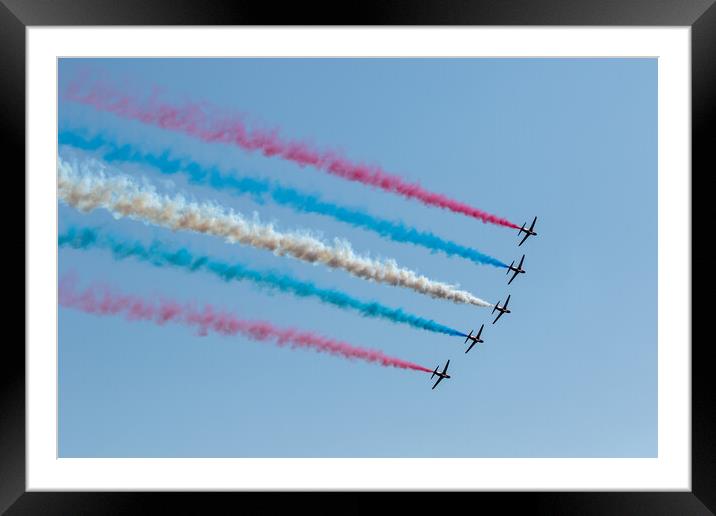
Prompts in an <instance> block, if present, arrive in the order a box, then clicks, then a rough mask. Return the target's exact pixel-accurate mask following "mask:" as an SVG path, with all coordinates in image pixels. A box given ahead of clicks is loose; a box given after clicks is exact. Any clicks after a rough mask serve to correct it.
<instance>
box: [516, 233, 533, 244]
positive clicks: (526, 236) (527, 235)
mask: <svg viewBox="0 0 716 516" xmlns="http://www.w3.org/2000/svg"><path fill="white" fill-rule="evenodd" d="M529 236H530V234H529V233H527V234H525V237H524V238H523V239H522V242H520V243H519V244H518V247H519V246H521V245H522V244H524V243H525V240H527V238H529Z"/></svg>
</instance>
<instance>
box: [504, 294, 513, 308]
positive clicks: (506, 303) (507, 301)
mask: <svg viewBox="0 0 716 516" xmlns="http://www.w3.org/2000/svg"><path fill="white" fill-rule="evenodd" d="M511 297H512V294H510V295H509V296H507V300H506V301H505V304H504V305H502V308H507V305H508V304H510V298H511Z"/></svg>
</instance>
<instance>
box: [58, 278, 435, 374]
mask: <svg viewBox="0 0 716 516" xmlns="http://www.w3.org/2000/svg"><path fill="white" fill-rule="evenodd" d="M59 303H60V305H61V306H64V307H65V308H74V309H77V310H81V311H82V312H85V313H90V314H97V315H122V314H123V315H124V316H125V317H126V319H128V320H130V321H151V322H153V323H155V324H158V325H163V324H165V323H167V322H174V323H178V324H183V325H186V326H190V327H196V328H198V329H199V332H200V334H203V335H205V334H206V333H208V331H209V330H212V331H214V332H216V333H220V334H222V335H243V336H245V337H248V338H250V339H252V340H256V341H274V342H275V343H276V344H278V345H279V346H286V345H290V346H291V347H293V348H307V349H313V350H315V351H319V352H322V353H329V354H331V355H334V356H341V357H344V358H348V359H359V360H365V361H366V362H371V363H377V364H379V365H382V366H385V367H397V368H399V369H412V370H414V371H424V372H426V373H431V372H432V370H430V369H428V368H427V367H423V366H421V365H418V364H414V363H412V362H408V361H407V360H402V359H400V358H395V357H391V356H387V355H385V354H383V352H381V351H378V350H373V349H365V348H360V347H357V346H353V345H351V344H348V343H346V342H341V341H338V340H333V339H330V338H328V337H322V336H320V335H316V334H314V333H310V332H305V331H299V330H295V329H293V328H277V327H275V326H273V325H272V324H271V323H269V322H266V321H247V320H242V319H238V318H236V317H235V316H233V315H231V314H229V313H226V312H223V311H218V310H216V309H215V308H213V307H212V306H210V305H205V306H204V308H203V309H201V310H199V309H196V308H194V307H192V306H191V305H189V304H180V303H178V302H176V301H171V300H161V301H158V302H152V301H147V300H145V299H142V298H140V297H136V296H130V295H124V294H120V293H116V292H112V291H111V290H110V289H109V288H106V287H101V286H97V285H91V286H90V287H88V288H87V289H85V290H84V291H82V292H78V291H77V290H76V289H75V284H74V281H73V280H72V279H71V278H69V277H66V278H63V279H62V280H60V285H59Z"/></svg>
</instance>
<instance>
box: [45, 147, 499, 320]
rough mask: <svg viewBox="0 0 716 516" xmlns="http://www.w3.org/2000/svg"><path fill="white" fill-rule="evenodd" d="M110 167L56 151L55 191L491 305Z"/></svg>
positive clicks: (391, 264)
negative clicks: (72, 159) (171, 192)
mask: <svg viewBox="0 0 716 516" xmlns="http://www.w3.org/2000/svg"><path fill="white" fill-rule="evenodd" d="M109 170H110V169H109V168H108V167H107V166H106V165H105V164H104V163H102V162H100V161H97V160H86V161H82V162H79V164H78V163H72V164H70V163H68V162H67V161H65V160H63V159H62V158H60V157H58V162H57V175H58V183H57V184H58V195H59V197H60V199H61V200H63V201H64V202H66V203H67V204H68V205H70V206H72V207H74V208H76V209H78V210H80V211H83V212H89V211H92V210H95V209H97V208H104V209H106V210H108V211H110V212H111V213H112V214H113V215H114V216H115V217H117V218H119V217H129V218H133V219H139V220H143V221H145V222H149V223H152V224H156V225H158V226H163V227H165V228H169V229H172V230H178V229H183V230H190V231H196V232H199V233H204V234H209V235H214V236H218V237H222V238H224V239H225V240H226V241H228V242H231V243H236V242H239V243H242V244H246V245H251V246H254V247H258V248H261V249H267V250H269V251H272V252H273V253H274V254H277V255H280V256H283V255H289V256H292V257H294V258H297V259H299V260H303V261H306V262H309V263H322V264H324V265H327V266H329V267H333V268H338V269H343V270H345V271H348V272H349V273H351V274H353V275H354V276H357V277H359V278H363V279H368V280H372V281H376V282H379V283H387V284H389V285H396V286H401V287H406V288H410V289H413V290H415V291H417V292H420V293H422V294H427V295H429V296H431V297H434V298H439V299H447V300H450V301H453V302H455V303H466V304H471V305H475V306H483V307H490V306H493V305H491V304H490V303H488V302H486V301H483V300H482V299H480V298H478V297H475V296H473V295H472V294H470V293H469V292H466V291H464V290H458V289H457V288H456V287H454V286H452V285H448V284H446V283H441V282H437V281H433V280H431V279H429V278H427V277H425V276H421V275H418V274H417V273H416V272H414V271H411V270H409V269H405V268H402V267H399V266H398V264H397V263H396V262H395V261H394V260H385V261H379V260H374V259H372V258H369V257H365V256H358V255H356V254H355V253H354V252H353V250H352V248H351V246H350V244H349V243H348V242H346V241H344V240H335V242H334V245H333V246H330V245H327V244H325V243H323V242H321V241H320V240H318V239H316V238H315V237H313V236H311V235H309V234H305V233H296V232H292V233H282V232H279V231H276V230H275V229H274V228H273V226H272V225H271V224H262V223H261V222H260V221H259V220H258V219H257V218H254V220H248V219H246V218H245V217H244V216H243V215H241V214H240V213H236V212H234V211H233V210H231V209H226V208H223V207H221V206H219V205H217V204H214V203H197V202H189V201H187V200H186V199H184V198H183V197H182V196H179V195H177V196H174V197H169V196H167V195H162V194H159V193H157V192H156V191H155V189H154V188H153V187H152V186H151V185H149V184H145V185H141V186H140V185H137V184H136V183H135V182H134V181H133V180H132V179H131V178H129V177H128V176H125V175H116V174H107V172H108V171H109Z"/></svg>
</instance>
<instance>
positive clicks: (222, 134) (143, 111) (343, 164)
mask: <svg viewBox="0 0 716 516" xmlns="http://www.w3.org/2000/svg"><path fill="white" fill-rule="evenodd" d="M65 98H66V99H67V100H70V101H74V102H80V103H83V104H87V105H90V106H92V107H94V108H96V109H98V110H101V111H107V112H110V113H114V114H116V115H118V116H121V117H124V118H129V119H132V120H137V121H140V122H142V123H145V124H150V125H155V126H158V127H161V128H162V129H167V130H170V131H176V132H181V133H184V134H187V135H190V136H193V137H195V138H198V139H200V140H203V141H205V142H220V143H229V144H233V145H236V146H238V147H240V148H241V149H244V150H246V151H249V152H253V151H257V152H260V153H262V154H263V155H264V156H267V157H274V156H275V157H278V158H281V159H284V160H287V161H291V162H293V163H297V164H298V165H300V166H302V167H303V166H306V165H308V166H311V167H314V168H316V169H318V170H322V171H324V172H327V173H329V174H331V175H334V176H338V177H342V178H344V179H348V180H349V181H356V182H359V183H363V184H365V185H369V186H373V187H375V188H380V189H381V190H385V191H386V192H391V193H396V194H399V195H402V196H404V197H407V198H409V199H416V200H419V201H420V202H422V203H423V204H426V205H430V206H437V207H440V208H444V209H447V210H450V211H453V212H455V213H461V214H463V215H467V216H469V217H473V218H476V219H479V220H482V221H483V222H486V223H490V224H497V225H500V226H506V227H509V228H519V227H520V226H518V225H516V224H514V223H513V222H510V221H509V220H507V219H505V218H502V217H498V216H497V215H492V214H490V213H487V212H485V211H482V210H479V209H477V208H474V207H472V206H470V205H468V204H466V203H463V202H460V201H456V200H454V199H451V198H449V197H447V196H446V195H443V194H438V193H435V192H431V191H429V190H426V189H424V188H423V187H421V186H420V185H419V184H418V183H409V182H406V181H405V180H403V179H402V178H400V177H399V176H396V175H393V174H389V173H387V172H385V171H384V170H382V169H381V168H380V167H379V166H370V165H365V164H362V163H356V162H353V161H351V160H349V159H347V158H344V157H342V156H340V155H339V154H338V153H336V152H333V151H326V150H318V149H316V148H314V147H313V146H311V145H310V144H308V143H305V142H301V141H297V140H286V139H283V138H282V137H281V136H279V134H278V131H277V130H263V129H258V128H249V127H248V126H247V124H246V123H245V122H244V121H243V120H242V119H241V118H240V117H239V116H231V117H227V116H226V115H222V114H219V113H220V110H219V109H218V108H216V107H214V106H210V105H209V104H207V103H201V104H197V103H187V104H185V105H183V106H173V105H170V104H166V103H162V102H160V101H159V100H158V99H157V98H156V95H152V96H151V97H150V98H149V99H148V100H147V101H146V102H140V101H139V100H138V99H135V98H132V97H129V96H126V95H124V94H122V93H119V92H117V91H114V90H113V89H112V88H110V87H108V86H106V85H104V84H100V83H95V84H94V85H92V86H91V87H90V88H89V90H88V91H86V92H84V93H83V92H81V86H80V84H79V83H74V84H72V85H71V86H70V87H69V88H68V89H67V91H66V94H65Z"/></svg>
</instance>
